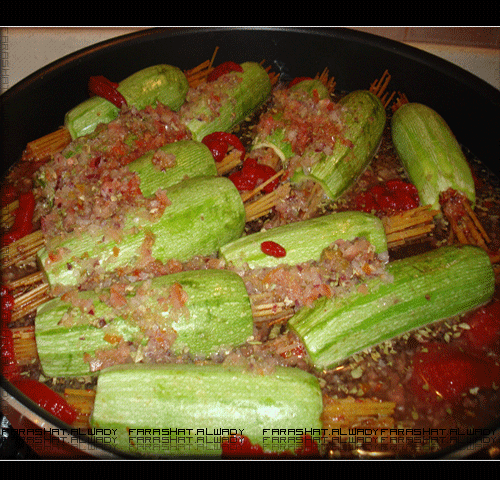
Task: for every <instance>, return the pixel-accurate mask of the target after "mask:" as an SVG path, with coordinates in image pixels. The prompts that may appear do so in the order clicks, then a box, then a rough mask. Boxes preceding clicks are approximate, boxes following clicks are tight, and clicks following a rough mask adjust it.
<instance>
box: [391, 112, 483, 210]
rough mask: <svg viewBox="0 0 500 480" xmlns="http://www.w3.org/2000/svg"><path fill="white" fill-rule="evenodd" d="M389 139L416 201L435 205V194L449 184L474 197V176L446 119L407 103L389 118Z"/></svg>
mask: <svg viewBox="0 0 500 480" xmlns="http://www.w3.org/2000/svg"><path fill="white" fill-rule="evenodd" d="M391 135H392V142H393V144H394V147H395V149H396V152H397V153H398V155H399V158H400V159H401V162H402V164H403V166H404V168H405V169H406V172H407V173H408V176H409V177H410V179H411V181H412V183H413V184H414V185H415V187H416V188H417V190H418V194H419V197H420V203H421V204H422V205H431V206H432V208H433V209H439V208H440V205H439V196H440V194H441V193H443V192H445V191H446V190H448V189H449V188H452V189H454V190H457V191H459V192H461V193H463V194H464V195H465V196H466V197H467V198H468V199H469V200H470V202H471V204H472V205H474V204H475V201H476V190H475V186H474V179H473V178H472V173H471V170H470V168H469V165H468V164H467V160H466V159H465V156H464V154H463V151H462V148H461V147H460V144H459V143H458V141H457V139H456V138H455V136H454V135H453V132H452V131H451V129H450V127H449V126H448V124H447V123H446V121H445V120H444V119H443V118H442V117H441V116H440V115H439V114H438V113H437V112H436V111H434V110H433V109H431V108H430V107H427V106H426V105H422V104H420V103H407V104H405V105H403V106H401V107H400V108H398V109H397V110H396V112H395V113H394V115H393V117H392V120H391Z"/></svg>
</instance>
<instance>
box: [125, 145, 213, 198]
mask: <svg viewBox="0 0 500 480" xmlns="http://www.w3.org/2000/svg"><path fill="white" fill-rule="evenodd" d="M159 154H163V155H169V156H173V157H175V158H174V159H173V160H174V165H173V166H172V167H170V168H166V169H161V168H159V167H157V166H155V165H154V164H153V163H152V160H153V157H155V155H159ZM128 168H129V170H130V171H132V172H136V173H137V174H138V175H139V177H140V179H141V183H140V189H141V192H142V194H143V195H144V196H145V197H150V196H152V195H154V194H155V192H156V191H157V190H158V189H159V188H169V187H171V186H173V185H175V184H176V183H180V182H181V181H183V180H186V179H187V178H193V177H203V176H207V177H208V176H215V175H217V167H216V166H215V160H214V157H213V155H212V153H211V152H210V150H209V148H208V147H207V146H206V145H204V144H203V143H201V142H195V141H194V140H180V141H178V142H174V143H169V144H167V145H164V146H163V147H161V148H159V149H158V150H157V151H156V152H153V151H151V152H148V153H146V154H145V155H143V156H142V157H140V158H138V159H137V160H134V161H133V162H132V163H129V164H128Z"/></svg>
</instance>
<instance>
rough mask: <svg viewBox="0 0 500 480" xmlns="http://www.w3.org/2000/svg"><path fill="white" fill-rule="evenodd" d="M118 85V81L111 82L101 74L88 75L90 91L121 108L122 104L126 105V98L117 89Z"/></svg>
mask: <svg viewBox="0 0 500 480" xmlns="http://www.w3.org/2000/svg"><path fill="white" fill-rule="evenodd" d="M118 86H119V85H118V83H115V82H112V81H110V80H108V79H107V78H106V77H103V76H102V75H98V76H96V77H90V79H89V84H88V88H89V92H90V93H93V94H95V95H98V96H99V97H102V98H105V99H106V100H108V101H109V102H111V103H112V104H113V105H115V106H116V107H118V108H121V107H122V105H127V100H125V97H124V96H123V95H122V94H121V93H120V92H119V91H118Z"/></svg>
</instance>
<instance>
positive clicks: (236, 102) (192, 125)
mask: <svg viewBox="0 0 500 480" xmlns="http://www.w3.org/2000/svg"><path fill="white" fill-rule="evenodd" d="M241 67H242V68H243V72H241V73H240V72H231V73H230V74H229V75H231V76H233V77H234V78H236V79H237V82H236V86H232V87H230V88H229V89H228V87H227V84H226V83H225V81H226V80H225V78H226V77H227V76H226V75H223V76H222V77H220V78H219V79H217V80H215V81H214V82H210V83H206V84H202V85H201V86H200V87H198V88H199V89H200V92H201V95H200V96H199V97H195V98H193V100H192V101H189V96H188V101H187V102H186V103H185V104H184V105H183V106H182V107H181V109H180V111H179V115H180V118H181V121H182V123H184V125H186V127H187V128H188V129H189V130H190V131H191V133H192V136H193V138H194V139H195V140H198V141H201V140H203V138H204V137H205V136H206V135H209V134H210V133H213V132H228V131H230V130H231V129H232V128H233V127H234V126H236V125H237V124H238V123H240V122H241V121H242V120H243V119H244V118H245V117H246V116H247V115H249V114H250V113H252V112H253V111H254V110H255V109H256V108H257V107H258V106H259V105H261V104H262V103H263V102H264V100H266V98H267V97H268V96H269V94H270V93H271V81H270V80H269V75H268V74H267V72H266V70H265V69H264V68H263V67H262V66H261V65H259V64H258V63H254V62H244V63H242V64H241ZM204 90H208V91H209V92H211V93H213V95H211V94H205V92H204ZM217 96H220V97H222V98H224V100H221V101H220V102H217V101H215V103H214V97H217Z"/></svg>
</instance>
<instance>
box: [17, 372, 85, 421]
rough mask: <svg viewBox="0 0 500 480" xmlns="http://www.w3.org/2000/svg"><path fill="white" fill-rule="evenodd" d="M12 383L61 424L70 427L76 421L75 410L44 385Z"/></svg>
mask: <svg viewBox="0 0 500 480" xmlns="http://www.w3.org/2000/svg"><path fill="white" fill-rule="evenodd" d="M12 383H13V385H14V386H15V387H16V388H18V389H19V390H21V392H22V393H24V394H25V395H26V396H27V397H29V398H30V399H31V400H33V401H34V402H35V403H36V404H38V405H39V406H40V407H42V408H43V409H45V410H47V411H48V412H50V413H51V414H52V415H54V416H56V417H57V418H59V419H60V420H62V421H63V422H66V423H68V424H70V425H71V424H72V423H73V422H74V421H75V420H76V417H77V415H78V414H77V412H76V410H75V409H74V408H73V407H71V406H70V405H69V404H68V402H66V400H65V399H64V398H63V397H61V395H59V394H58V393H56V392H54V391H53V390H51V389H50V388H49V387H47V385H45V384H44V383H41V382H38V381H37V380H31V379H22V380H13V381H12Z"/></svg>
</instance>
